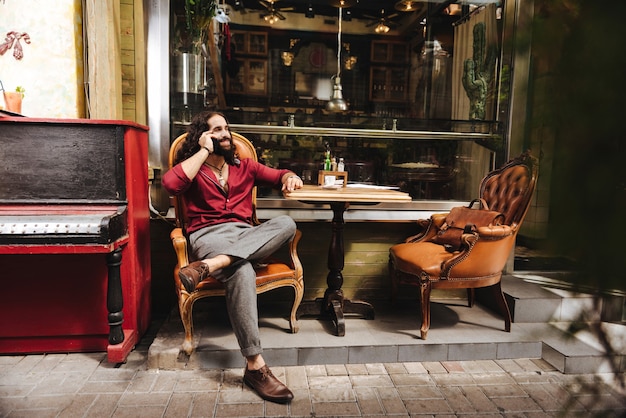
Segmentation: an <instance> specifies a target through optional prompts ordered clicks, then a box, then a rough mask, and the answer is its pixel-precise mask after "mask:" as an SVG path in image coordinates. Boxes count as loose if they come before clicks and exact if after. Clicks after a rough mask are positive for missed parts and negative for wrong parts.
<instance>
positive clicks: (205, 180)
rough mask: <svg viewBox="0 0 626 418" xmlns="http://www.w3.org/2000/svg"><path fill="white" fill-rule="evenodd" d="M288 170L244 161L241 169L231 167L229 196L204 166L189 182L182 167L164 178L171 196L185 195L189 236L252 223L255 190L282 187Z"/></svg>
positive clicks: (173, 168)
mask: <svg viewBox="0 0 626 418" xmlns="http://www.w3.org/2000/svg"><path fill="white" fill-rule="evenodd" d="M288 172H289V170H277V169H274V168H270V167H267V166H265V165H263V164H261V163H259V162H256V161H254V160H252V159H249V158H247V159H243V160H241V164H240V165H239V167H237V166H235V165H231V166H229V167H228V193H226V192H225V191H224V190H223V189H222V188H221V187H220V185H219V183H218V181H217V177H216V176H215V174H214V173H213V171H211V169H210V168H209V167H207V166H206V165H203V166H202V168H200V171H199V172H198V174H197V175H196V177H195V178H194V179H193V180H190V179H189V178H188V177H187V175H186V174H185V172H184V171H183V169H182V167H181V165H180V164H177V165H175V166H174V167H172V169H171V170H168V171H167V172H166V173H165V174H164V175H163V187H165V189H166V190H167V191H168V192H169V193H170V194H172V195H179V194H181V193H182V194H183V195H182V198H183V200H184V202H185V204H186V206H187V217H188V218H189V224H188V225H187V233H191V232H194V231H197V230H198V229H200V228H204V227H207V226H211V225H216V224H220V223H224V222H245V223H248V224H252V210H253V208H252V188H253V187H254V186H267V187H277V188H278V187H281V186H282V182H281V179H282V177H283V176H284V175H285V174H286V173H288Z"/></svg>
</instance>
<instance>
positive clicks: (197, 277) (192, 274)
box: [178, 261, 210, 293]
mask: <svg viewBox="0 0 626 418" xmlns="http://www.w3.org/2000/svg"><path fill="white" fill-rule="evenodd" d="M209 273H210V272H209V266H207V265H206V264H205V263H203V262H202V261H194V262H193V263H191V264H189V265H187V266H185V267H183V268H181V269H180V270H179V271H178V277H179V278H180V281H181V283H182V284H183V286H185V290H187V292H189V293H191V292H193V291H194V290H195V289H196V286H198V283H200V282H201V281H202V280H204V279H205V278H206V277H207V276H208V275H209Z"/></svg>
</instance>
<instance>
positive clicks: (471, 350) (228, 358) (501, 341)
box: [148, 277, 626, 373]
mask: <svg viewBox="0 0 626 418" xmlns="http://www.w3.org/2000/svg"><path fill="white" fill-rule="evenodd" d="M503 285H504V287H505V291H506V292H509V291H510V292H511V294H513V295H509V296H507V298H514V302H515V304H516V305H517V307H516V311H515V312H516V313H515V315H516V322H514V323H513V324H512V329H511V332H510V333H507V332H504V321H503V319H502V318H501V316H500V315H499V314H498V313H495V312H494V311H492V310H491V309H488V308H487V307H485V306H482V305H480V304H477V305H475V306H474V307H472V308H469V307H468V306H467V303H466V301H464V300H459V299H434V300H433V301H431V329H430V331H429V334H428V339H426V340H422V339H420V337H419V335H420V332H419V327H420V307H419V303H418V302H417V301H415V300H413V301H404V300H403V301H401V302H400V303H397V304H396V305H394V306H390V304H389V303H386V302H380V301H375V302H373V305H374V308H375V311H376V318H375V319H373V320H366V319H363V318H361V317H358V316H349V315H347V317H346V335H345V336H343V337H337V336H336V335H335V332H334V327H333V326H332V323H331V322H330V321H327V320H321V319H318V318H316V317H303V318H300V320H299V325H300V331H299V332H298V333H297V334H291V333H289V331H288V328H289V325H288V321H287V319H286V315H287V312H288V311H289V307H288V305H287V304H278V303H276V302H275V301H271V302H268V300H267V299H265V298H264V297H263V295H260V296H259V312H260V317H259V326H260V332H261V341H262V344H263V347H264V357H265V359H266V361H267V362H268V363H269V364H270V365H276V366H293V365H314V364H352V363H354V364H358V363H381V362H382V363H393V362H408V361H423V362H425V361H453V360H456V361H463V360H468V361H469V360H497V359H515V358H544V359H545V360H546V361H548V362H549V363H550V364H552V365H553V366H554V367H556V368H558V369H559V370H560V371H562V372H564V373H574V372H575V373H592V372H596V371H598V369H601V370H604V369H605V368H607V367H608V363H607V362H606V357H604V356H603V353H604V351H603V350H602V348H601V347H599V346H598V345H597V344H595V343H591V342H590V341H591V340H589V341H587V340H584V339H581V338H572V337H571V334H570V333H569V332H568V331H567V329H566V327H564V326H563V325H562V324H564V322H553V321H551V320H550V318H552V317H553V316H554V315H555V314H556V313H558V312H559V311H560V312H562V311H563V310H562V309H561V308H560V307H559V306H560V305H559V304H560V302H559V300H560V299H562V297H561V296H559V295H557V294H554V293H553V292H549V291H546V290H545V289H544V290H541V289H537V287H536V285H535V284H532V283H526V282H525V281H524V280H522V279H519V278H514V277H507V278H505V283H503ZM532 295H535V298H536V300H535V299H533V297H531V296H532ZM555 302H556V303H555ZM548 303H549V304H550V307H549V308H545V307H544V305H547V304H548ZM540 308H541V309H540ZM533 309H535V310H536V311H540V310H541V312H540V314H541V315H543V318H548V319H546V320H545V321H537V320H536V317H533V316H532V315H531V313H532V312H531V311H532V310H533ZM548 314H550V315H552V316H550V315H548ZM568 315H569V313H568ZM520 318H522V319H524V318H530V319H532V321H529V320H527V321H520V320H519V319H520ZM194 327H195V330H194V332H195V334H194V335H195V343H196V345H197V346H196V350H195V351H194V353H193V354H192V355H191V356H190V357H187V356H185V355H181V353H180V352H179V349H180V346H181V344H182V341H183V337H184V331H183V327H182V323H181V321H180V318H179V315H178V311H177V309H175V310H173V311H172V313H171V314H170V316H169V318H168V319H167V320H165V322H164V323H163V325H162V326H161V328H160V329H159V332H158V334H157V336H156V338H155V339H154V341H153V342H152V344H151V346H150V348H149V354H148V366H149V367H150V368H153V369H185V368H192V367H193V368H201V369H211V368H221V367H242V365H243V359H242V356H241V354H240V352H239V347H238V345H237V342H236V340H235V337H234V335H233V333H232V330H231V328H230V324H229V321H228V315H227V314H226V308H225V306H224V303H223V300H222V299H219V298H217V299H213V300H210V299H203V300H200V301H198V302H197V303H196V307H195V309H194ZM625 347H626V344H624V345H623V346H622V347H621V348H620V350H622V351H621V354H620V356H622V357H618V360H620V361H621V360H622V359H623V356H624V353H626V348H625ZM624 362H625V361H623V362H622V363H624ZM620 364H621V363H620ZM621 367H622V368H623V365H622V366H621Z"/></svg>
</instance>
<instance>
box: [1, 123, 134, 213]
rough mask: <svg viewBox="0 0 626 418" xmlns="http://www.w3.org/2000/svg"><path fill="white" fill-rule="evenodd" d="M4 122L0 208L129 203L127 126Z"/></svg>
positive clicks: (2, 128) (2, 129) (2, 124)
mask: <svg viewBox="0 0 626 418" xmlns="http://www.w3.org/2000/svg"><path fill="white" fill-rule="evenodd" d="M21 120H22V119H17V118H6V119H3V118H0V161H2V181H1V182H0V205H2V204H15V203H28V204H38V203H39V204H41V203H81V204H98V203H105V204H126V199H127V196H126V178H125V176H126V174H125V171H124V158H125V157H124V126H120V125H113V124H96V123H91V124H83V123H78V122H75V123H72V122H67V123H46V122H45V121H40V122H37V121H31V122H29V123H20V121H21Z"/></svg>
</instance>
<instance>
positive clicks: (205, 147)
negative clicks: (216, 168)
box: [202, 145, 211, 155]
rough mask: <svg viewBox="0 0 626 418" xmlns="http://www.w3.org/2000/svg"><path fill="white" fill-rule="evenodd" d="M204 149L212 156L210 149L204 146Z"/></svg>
mask: <svg viewBox="0 0 626 418" xmlns="http://www.w3.org/2000/svg"><path fill="white" fill-rule="evenodd" d="M202 148H204V149H205V150H207V151H208V152H209V155H211V150H210V149H209V148H208V147H206V146H204V145H203V146H202Z"/></svg>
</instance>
